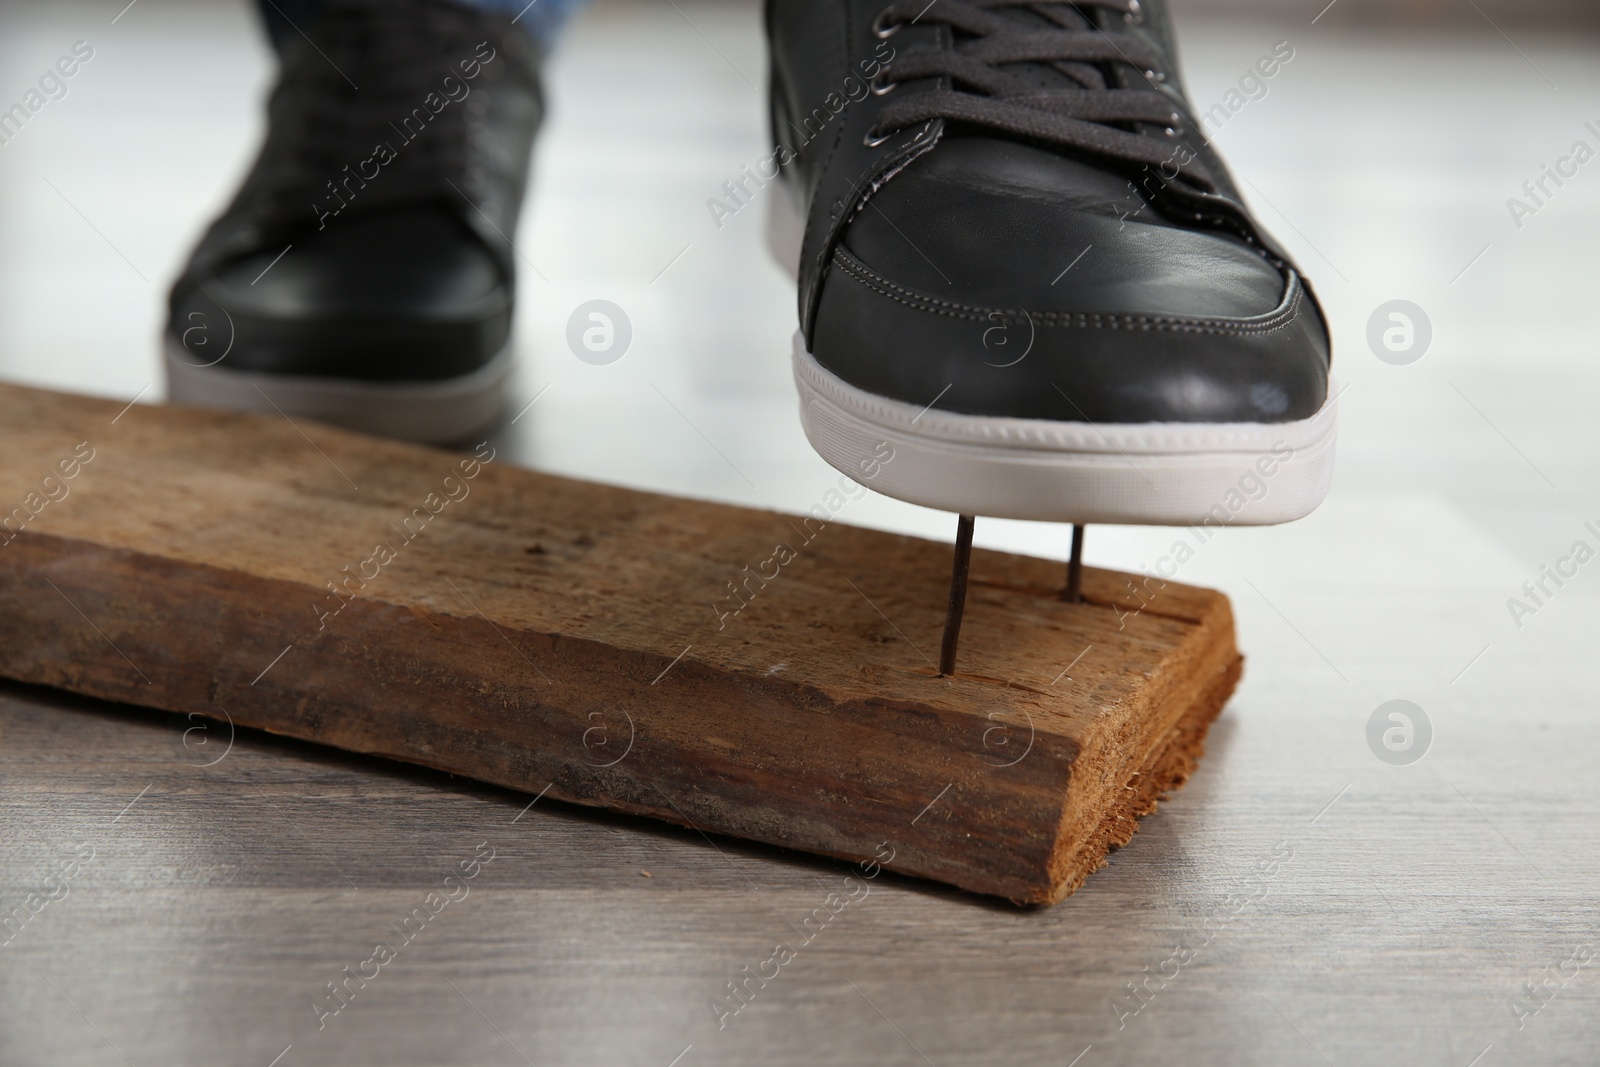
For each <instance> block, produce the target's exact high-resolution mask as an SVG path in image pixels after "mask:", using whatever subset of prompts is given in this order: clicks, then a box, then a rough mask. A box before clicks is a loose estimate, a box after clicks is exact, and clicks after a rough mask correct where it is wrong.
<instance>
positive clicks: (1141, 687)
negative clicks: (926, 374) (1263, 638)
mask: <svg viewBox="0 0 1600 1067" xmlns="http://www.w3.org/2000/svg"><path fill="white" fill-rule="evenodd" d="M119 412H120V414H119ZM482 455H483V457H485V458H483V459H479V460H476V461H475V460H474V459H473V457H471V456H470V455H469V454H455V453H451V452H446V451H442V450H437V449H431V448H424V447H419V446H411V445H405V444H399V443H395V442H390V441H379V440H374V439H371V438H366V437H362V436H360V435H356V434H351V433H347V432H344V431H340V430H336V429H332V428H328V427H323V426H317V425H314V424H309V423H305V424H298V425H291V424H290V423H288V422H287V421H286V420H284V419H281V418H277V417H275V416H274V417H256V416H245V415H237V414H225V413H216V412H208V411H200V410H193V409H184V408H172V407H151V406H135V407H133V408H130V409H128V410H126V411H123V410H122V405H120V404H117V403H114V402H109V401H102V400H94V399H89V398H84V397H77V396H69V395H64V394H58V393H51V392H45V391H40V390H32V389H25V388H21V387H15V386H0V509H4V511H0V674H3V675H5V676H8V677H11V678H15V679H18V680H21V681H27V682H34V683H41V684H46V685H51V686H57V687H60V688H64V689H68V690H72V691H74V692H79V693H84V694H87V695H91V696H95V697H100V698H104V699H110V700H117V701H123V702H127V703H131V704H138V705H144V706H148V707H154V708H160V709H164V710H168V711H178V712H198V713H201V714H204V715H209V716H214V717H219V718H220V717H223V716H226V717H228V718H229V719H231V721H232V722H234V723H236V724H238V725H242V726H252V727H259V728H262V729H265V730H269V731H272V732H275V733H281V734H286V735H290V736H294V737H298V738H302V739H306V740H311V741H317V742H320V743H323V744H328V745H333V746H337V747H339V748H344V749H348V750H351V751H356V752H362V753H367V754H371V755H380V756H386V757H391V758H394V759H397V760H404V761H408V762H412V763H419V764H423V765H426V766H430V767H435V768H439V769H442V770H446V771H451V772H453V773H458V774H463V775H468V776H471V777H474V778H478V779H482V780H484V781H489V782H493V783H496V784H499V785H505V786H511V787H514V788H518V789H524V790H527V791H528V792H530V793H539V792H540V791H541V790H546V789H548V795H550V796H552V797H556V798H560V799H563V800H567V801H572V802H576V803H580V804H589V805H595V806H599V807H605V808H609V809H613V810H618V811H625V812H632V813H638V814H645V815H650V816H654V817H657V818H661V819H665V820H668V821H671V822H675V823H679V824H684V825H689V826H693V827H695V828H697V829H699V830H702V831H706V832H716V833H724V834H731V835H735V836H739V837H746V838H751V839H755V840H759V841H765V842H770V843H773V844H778V845H783V846H787V847H791V848H796V849H804V850H807V851H810V852H817V853H822V854H826V855H832V856H838V857H841V858H846V859H851V860H867V859H872V858H874V857H875V856H879V855H883V854H887V853H888V851H889V850H892V851H893V856H894V858H893V860H892V861H891V862H889V863H887V864H886V866H888V867H889V868H890V869H893V870H898V871H902V872H905V873H908V874H912V875H918V876H922V877H926V878H932V879H937V880H940V881H944V882H948V883H951V884H953V885H956V886H960V887H962V888H965V889H969V890H972V891H975V892H980V893H988V894H994V895H998V896H1003V897H1007V898H1009V899H1011V900H1014V901H1017V902H1028V903H1048V902H1054V901H1058V900H1060V899H1061V898H1062V897H1064V896H1065V895H1067V894H1068V893H1070V892H1072V891H1073V890H1074V889H1076V888H1077V887H1078V886H1079V885H1080V884H1082V882H1083V880H1084V878H1085V877H1087V876H1088V874H1089V873H1090V872H1091V871H1093V870H1094V869H1095V868H1096V867H1098V866H1100V865H1101V864H1102V863H1104V861H1105V856H1106V853H1107V852H1108V851H1109V850H1110V849H1111V848H1114V847H1117V846H1119V845H1122V844H1124V843H1126V842H1127V841H1128V839H1129V838H1130V837H1131V835H1132V834H1133V832H1134V831H1135V829H1136V817H1137V816H1139V815H1143V814H1146V813H1148V812H1150V811H1152V810H1154V808H1155V804H1156V801H1157V799H1158V798H1159V797H1160V796H1161V795H1162V794H1163V793H1164V792H1165V791H1167V790H1169V789H1172V788H1175V787H1176V786H1178V785H1180V784H1182V782H1183V781H1184V779H1185V778H1186V777H1187V775H1188V774H1189V773H1190V771H1191V770H1192V769H1193V767H1194V765H1195V761H1196V760H1197V759H1198V758H1199V756H1200V753H1201V751H1202V744H1203V740H1204V736H1205V732H1206V729H1207V727H1208V726H1209V724H1210V722H1211V721H1212V719H1214V718H1215V716H1216V715H1217V713H1218V712H1219V711H1220V710H1221V708H1222V705H1223V704H1224V703H1225V701H1226V700H1227V698H1228V695H1229V694H1230V693H1231V692H1232V690H1233V687H1234V685H1235V683H1236V681H1237V679H1238V676H1239V670H1240V666H1241V659H1240V657H1239V654H1238V652H1237V650H1236V649H1235V646H1234V636H1233V620H1232V614H1231V610H1230V608H1229V605H1228V601H1227V598H1226V597H1224V596H1222V595H1221V594H1219V593H1215V592H1212V591H1209V590H1204V589H1197V588H1193V587H1188V586H1182V585H1178V584H1176V583H1165V584H1163V583H1160V582H1158V581H1154V580H1150V579H1147V578H1146V577H1144V576H1135V575H1125V574H1116V573H1112V572H1107V571H1100V570H1094V569H1090V570H1088V571H1087V573H1086V575H1085V579H1084V595H1085V598H1086V602H1085V603H1081V604H1066V603H1063V602H1062V601H1061V600H1060V599H1059V585H1060V582H1061V580H1062V577H1063V569H1062V566H1061V564H1060V563H1059V562H1054V561H1046V560H1037V559H1028V558H1024V557H1019V556H1013V555H1007V554H1002V553H994V552H986V551H982V550H979V551H977V552H975V553H974V558H973V579H972V589H971V594H970V602H969V606H968V612H967V620H966V624H965V627H964V629H963V635H962V651H961V670H960V673H958V675H957V676H956V677H954V678H939V677H937V672H936V670H935V668H934V664H933V662H932V661H931V660H930V659H929V656H930V655H932V654H936V652H937V648H938V643H939V634H940V628H941V625H942V621H943V607H944V597H945V589H946V582H947V580H948V570H949V547H948V545H944V544H939V543H935V542H928V541H923V540H920V539H916V538H910V537H903V536H898V535H894V534H887V533H880V532H875V531H869V530H863V529H858V528H853V527H849V526H845V525H842V524H841V523H839V522H838V521H836V520H835V519H833V518H832V517H831V516H826V515H825V517H826V518H827V520H828V521H826V522H824V521H823V520H822V519H820V518H818V517H816V516H812V517H810V518H809V519H808V517H807V516H788V515H780V514H775V513H771V512H764V511H756V510H751V509H746V508H736V507H728V506H724V505H718V504H711V503H705V502H700V501H694V500H684V499H678V498H673V497H667V496H661V495H657V494H651V493H643V492H637V491H633V490H628V489H621V488H616V487H611V486H604V485H597V484H592V483H586V482H580V481H574V480H571V479H565V478H557V477H552V476H549V475H543V474H538V473H534V472H531V471H526V470H520V469H514V468H510V467H507V466H505V465H504V464H501V463H498V462H494V461H493V460H492V459H488V458H487V457H488V450H484V451H483V453H482ZM69 471H70V472H71V473H70V476H69V474H68V472H69ZM856 491H857V490H855V489H851V488H849V485H848V483H841V487H840V489H839V496H838V500H840V501H842V500H844V499H845V498H846V497H845V494H846V493H847V492H850V493H853V492H856ZM829 503H832V500H831V498H830V499H829ZM827 506H828V505H826V504H825V505H824V512H826V509H827ZM835 510H838V509H837V507H836V508H835ZM735 609H737V610H735ZM1074 663H1075V665H1074V666H1072V668H1071V670H1070V671H1068V670H1066V668H1067V667H1068V665H1069V664H1074ZM885 843H886V844H887V848H884V849H882V850H881V851H880V846H883V845H884V844H885Z"/></svg>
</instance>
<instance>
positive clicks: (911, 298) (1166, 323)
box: [833, 248, 1305, 335]
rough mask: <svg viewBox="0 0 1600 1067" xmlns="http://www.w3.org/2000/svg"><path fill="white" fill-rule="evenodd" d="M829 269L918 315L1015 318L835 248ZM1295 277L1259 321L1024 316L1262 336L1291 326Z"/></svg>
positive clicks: (1081, 324)
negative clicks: (901, 281)
mask: <svg viewBox="0 0 1600 1067" xmlns="http://www.w3.org/2000/svg"><path fill="white" fill-rule="evenodd" d="M833 261H834V264H835V265H836V266H837V267H838V268H839V269H840V270H842V271H843V272H844V273H846V274H848V275H850V277H852V278H854V279H855V280H856V281H857V282H859V283H860V284H861V285H863V286H865V287H866V288H868V289H871V290H873V291H874V292H876V293H878V294H879V295H881V296H886V297H888V298H889V299H891V300H893V301H895V302H896V303H900V304H904V305H906V306H907V307H910V308H912V309H914V310H917V311H926V312H931V313H933V314H935V315H944V316H947V317H949V318H956V319H966V320H970V321H973V322H993V321H994V320H993V318H992V317H991V316H993V315H1013V316H1015V315H1016V314H1017V311H1016V309H1013V308H984V307H979V306H977V305H974V304H961V303H957V302H955V301H951V300H940V299H937V298H935V297H930V296H924V295H923V294H921V293H918V292H915V291H913V290H911V289H907V288H905V287H904V286H901V285H897V284H895V283H894V282H891V281H889V279H887V278H885V277H883V276H882V275H881V274H879V273H877V272H876V271H874V270H873V269H872V268H871V267H868V266H867V265H866V264H865V263H862V262H861V261H860V260H859V259H856V258H855V257H854V256H852V255H850V254H849V253H848V252H846V251H845V250H844V249H843V248H836V249H835V250H834V255H833ZM1304 292H1305V290H1304V288H1303V287H1302V286H1301V285H1300V278H1299V275H1297V274H1291V275H1290V282H1289V287H1288V293H1287V296H1286V299H1285V301H1284V303H1283V304H1282V305H1281V306H1279V307H1278V308H1277V309H1275V310H1273V311H1271V312H1268V314H1267V315H1266V316H1264V317H1262V318H1259V319H1198V318H1188V317H1185V316H1180V315H1166V316H1163V315H1117V314H1107V313H1104V312H1081V311H1080V312H1073V311H1029V312H1026V314H1027V315H1028V316H1029V317H1030V318H1032V319H1033V320H1034V321H1035V322H1037V323H1038V324H1039V325H1040V326H1057V327H1066V328H1071V329H1097V330H1098V329H1112V330H1118V329H1126V330H1139V331H1149V330H1155V331H1162V332H1171V333H1209V334H1224V335H1226V334H1238V335H1249V334H1264V333H1273V332H1276V331H1278V330H1281V329H1283V328H1284V327H1285V326H1287V325H1289V324H1290V323H1292V322H1293V321H1294V320H1295V319H1296V318H1297V317H1298V315H1299V311H1300V301H1301V298H1302V296H1303V295H1304Z"/></svg>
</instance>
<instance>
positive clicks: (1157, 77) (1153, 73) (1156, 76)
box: [1144, 70, 1167, 85]
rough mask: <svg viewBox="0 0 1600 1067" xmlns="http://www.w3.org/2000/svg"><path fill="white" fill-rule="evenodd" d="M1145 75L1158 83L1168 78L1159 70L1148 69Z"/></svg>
mask: <svg viewBox="0 0 1600 1067" xmlns="http://www.w3.org/2000/svg"><path fill="white" fill-rule="evenodd" d="M1144 76H1145V77H1146V78H1149V79H1150V80H1151V81H1153V82H1155V83H1156V84H1157V85H1160V84H1161V83H1162V82H1164V81H1166V80H1167V76H1166V75H1165V74H1163V73H1161V72H1160V71H1159V70H1147V71H1145V72H1144Z"/></svg>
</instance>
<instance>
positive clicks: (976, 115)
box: [868, 0, 1213, 191]
mask: <svg viewBox="0 0 1600 1067" xmlns="http://www.w3.org/2000/svg"><path fill="white" fill-rule="evenodd" d="M1096 9H1103V10H1107V11H1110V12H1112V13H1114V14H1120V15H1121V16H1122V18H1123V20H1124V21H1125V22H1127V23H1129V24H1136V23H1138V22H1139V21H1140V20H1141V19H1142V13H1141V10H1140V6H1139V0H1074V2H1072V3H1064V2H1040V0H935V2H934V3H932V4H929V3H928V2H927V0H895V2H894V3H891V4H889V5H888V6H887V7H885V8H884V9H883V11H882V12H881V13H880V14H879V16H878V19H877V22H876V23H875V29H876V32H877V33H878V35H879V36H880V37H885V38H887V37H891V36H893V35H894V34H895V33H896V32H898V31H899V30H900V29H901V28H903V27H904V26H907V25H911V24H915V25H918V26H926V25H930V24H931V25H943V26H948V27H949V28H950V30H951V31H952V33H953V36H954V42H955V46H954V48H953V49H931V48H915V49H912V48H908V49H906V50H905V51H904V52H903V53H902V54H900V55H897V56H896V57H895V58H894V60H893V61H892V62H891V63H890V64H889V65H888V67H886V68H885V69H884V70H883V71H881V72H880V73H879V76H878V78H877V79H876V82H875V84H874V86H873V91H874V92H875V93H877V94H879V95H887V94H888V93H890V92H892V91H894V89H895V88H897V87H898V86H899V85H902V84H905V83H908V82H913V81H918V80H923V79H933V78H940V79H948V80H949V84H950V88H933V89H925V90H919V91H916V92H909V93H907V94H906V95H904V96H903V97H902V98H900V99H897V100H895V101H893V102H892V103H890V104H889V105H888V106H887V107H885V108H884V109H883V111H882V112H881V113H880V114H879V117H878V121H877V122H876V123H875V124H874V126H873V128H872V130H871V131H870V132H869V134H868V137H869V141H870V142H879V141H881V140H882V139H884V138H887V137H888V136H890V135H891V134H893V133H894V132H896V131H898V130H901V129H905V128H908V127H911V126H917V125H921V124H924V123H927V122H929V121H931V120H934V119H945V120H947V121H950V122H956V123H961V124H964V125H966V126H969V127H976V128H981V129H987V130H993V131H997V132H1001V133H1006V134H1011V135H1014V136H1017V137H1022V138H1026V139H1029V140H1033V141H1037V142H1042V143H1044V144H1048V145H1055V146H1059V147H1063V148H1068V149H1075V150H1079V151H1083V152H1088V153H1092V154H1094V155H1096V156H1100V157H1104V158H1107V159H1110V160H1114V161H1121V162H1125V163H1130V164H1136V165H1145V166H1150V167H1165V168H1170V169H1169V172H1168V173H1169V176H1171V175H1172V174H1181V175H1182V177H1183V178H1185V179H1187V180H1188V181H1189V182H1191V183H1192V184H1193V185H1195V186H1196V187H1198V188H1199V189H1201V190H1205V191H1210V190H1211V189H1212V188H1213V184H1212V182H1211V179H1210V177H1209V176H1208V175H1207V174H1206V172H1205V168H1204V165H1203V164H1202V163H1201V162H1200V161H1199V160H1198V159H1196V158H1194V154H1193V153H1192V152H1186V151H1183V150H1182V147H1183V146H1182V143H1181V138H1182V136H1183V133H1184V131H1185V130H1186V129H1189V128H1191V126H1192V124H1191V123H1190V122H1189V120H1188V118H1187V117H1186V116H1185V114H1184V112H1183V105H1182V104H1181V103H1180V101H1179V100H1178V98H1177V97H1176V95H1169V94H1168V93H1166V92H1163V91H1162V90H1161V89H1159V88H1156V86H1158V85H1160V84H1161V83H1162V82H1164V81H1165V80H1166V76H1167V75H1166V72H1165V71H1164V70H1163V69H1162V67H1163V64H1164V60H1163V59H1162V57H1161V56H1160V55H1159V54H1158V53H1157V52H1156V50H1155V49H1153V48H1151V47H1150V46H1149V45H1148V44H1147V43H1145V41H1144V39H1143V38H1141V37H1139V36H1137V35H1135V34H1133V33H1126V32H1122V31H1120V30H1104V29H1101V28H1100V27H1099V26H1098V25H1097V24H1096V22H1095V21H1094V19H1093V17H1092V16H1093V15H1094V13H1095V11H1096ZM1133 84H1137V85H1139V86H1140V87H1139V88H1130V87H1128V86H1129V85H1133Z"/></svg>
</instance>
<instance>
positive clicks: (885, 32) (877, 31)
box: [872, 8, 905, 41]
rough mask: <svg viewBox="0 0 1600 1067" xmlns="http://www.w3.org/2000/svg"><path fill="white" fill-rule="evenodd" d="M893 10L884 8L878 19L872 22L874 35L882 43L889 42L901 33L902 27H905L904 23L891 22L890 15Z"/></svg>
mask: <svg viewBox="0 0 1600 1067" xmlns="http://www.w3.org/2000/svg"><path fill="white" fill-rule="evenodd" d="M891 10H893V9H892V8H884V9H883V10H882V11H880V12H878V17H877V18H875V19H873V20H872V35H873V36H874V37H876V38H878V39H879V40H880V41H887V40H888V39H889V38H891V37H893V36H894V35H895V34H897V33H899V32H900V29H901V27H903V26H904V25H905V23H903V22H890V21H889V13H890V11H891Z"/></svg>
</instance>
